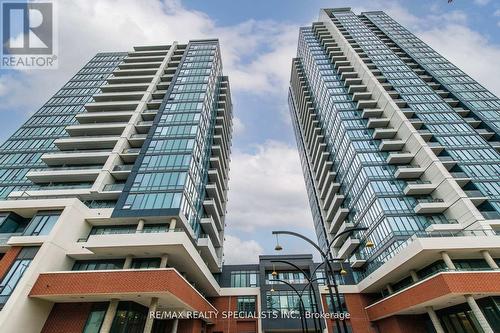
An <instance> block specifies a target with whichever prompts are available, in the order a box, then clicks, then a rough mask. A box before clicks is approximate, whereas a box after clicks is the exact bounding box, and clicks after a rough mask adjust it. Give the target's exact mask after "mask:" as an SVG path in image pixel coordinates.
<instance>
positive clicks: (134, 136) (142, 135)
mask: <svg viewBox="0 0 500 333" xmlns="http://www.w3.org/2000/svg"><path fill="white" fill-rule="evenodd" d="M146 136H147V134H132V135H131V136H130V137H131V138H133V139H145V138H146Z"/></svg>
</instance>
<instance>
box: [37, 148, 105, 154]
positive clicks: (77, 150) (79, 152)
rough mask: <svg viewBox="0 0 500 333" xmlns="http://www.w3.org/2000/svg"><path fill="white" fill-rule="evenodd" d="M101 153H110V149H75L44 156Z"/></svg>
mask: <svg viewBox="0 0 500 333" xmlns="http://www.w3.org/2000/svg"><path fill="white" fill-rule="evenodd" d="M102 152H108V153H111V149H85V150H81V149H78V148H75V149H72V150H61V151H53V152H48V153H45V154H44V155H60V154H64V155H66V154H92V153H102Z"/></svg>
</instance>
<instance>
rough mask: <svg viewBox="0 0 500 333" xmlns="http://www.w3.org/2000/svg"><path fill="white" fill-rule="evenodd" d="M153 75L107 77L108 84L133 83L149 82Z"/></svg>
mask: <svg viewBox="0 0 500 333" xmlns="http://www.w3.org/2000/svg"><path fill="white" fill-rule="evenodd" d="M153 78H154V76H153V75H141V76H110V77H108V78H107V81H108V83H109V84H113V85H115V84H133V83H148V84H149V83H151V81H152V80H153Z"/></svg>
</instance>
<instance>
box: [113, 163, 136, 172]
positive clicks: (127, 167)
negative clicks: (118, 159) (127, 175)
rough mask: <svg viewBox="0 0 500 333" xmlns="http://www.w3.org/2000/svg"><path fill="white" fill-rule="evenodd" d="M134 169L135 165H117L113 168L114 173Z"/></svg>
mask: <svg viewBox="0 0 500 333" xmlns="http://www.w3.org/2000/svg"><path fill="white" fill-rule="evenodd" d="M133 167H134V165H133V164H121V165H115V166H114V167H113V171H130V170H132V168H133Z"/></svg>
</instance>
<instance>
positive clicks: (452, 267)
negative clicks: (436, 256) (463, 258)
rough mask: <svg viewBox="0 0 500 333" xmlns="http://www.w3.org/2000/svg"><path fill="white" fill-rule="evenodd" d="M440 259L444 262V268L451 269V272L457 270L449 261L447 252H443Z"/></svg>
mask: <svg viewBox="0 0 500 333" xmlns="http://www.w3.org/2000/svg"><path fill="white" fill-rule="evenodd" d="M441 257H442V258H443V261H444V263H445V265H446V267H448V269H453V270H455V269H457V268H456V267H455V264H454V263H453V261H451V258H450V256H449V255H448V253H447V252H444V251H443V252H441Z"/></svg>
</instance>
